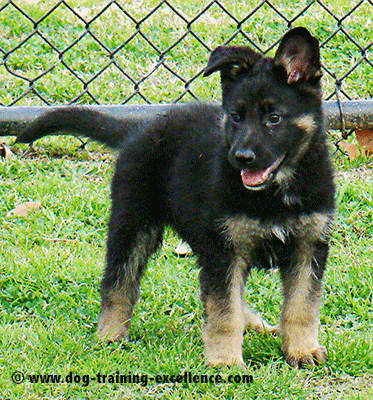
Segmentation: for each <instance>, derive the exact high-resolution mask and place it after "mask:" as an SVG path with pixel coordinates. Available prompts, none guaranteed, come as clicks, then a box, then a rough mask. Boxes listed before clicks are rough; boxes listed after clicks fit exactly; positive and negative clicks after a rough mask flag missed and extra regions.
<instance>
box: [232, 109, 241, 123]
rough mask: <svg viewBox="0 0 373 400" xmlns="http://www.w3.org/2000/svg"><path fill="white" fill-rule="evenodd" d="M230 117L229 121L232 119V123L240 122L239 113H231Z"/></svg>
mask: <svg viewBox="0 0 373 400" xmlns="http://www.w3.org/2000/svg"><path fill="white" fill-rule="evenodd" d="M230 116H231V119H232V121H233V122H236V123H238V122H240V121H241V115H240V114H239V113H237V112H231V113H230Z"/></svg>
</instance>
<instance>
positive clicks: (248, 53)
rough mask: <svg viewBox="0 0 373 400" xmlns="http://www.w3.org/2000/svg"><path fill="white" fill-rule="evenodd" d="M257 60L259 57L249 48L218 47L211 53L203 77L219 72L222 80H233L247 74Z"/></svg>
mask: <svg viewBox="0 0 373 400" xmlns="http://www.w3.org/2000/svg"><path fill="white" fill-rule="evenodd" d="M259 58H261V55H260V54H258V53H256V52H255V51H254V50H252V49H251V48H249V47H239V46H220V47H217V48H216V49H215V50H213V51H212V53H211V55H210V59H209V62H208V64H207V67H206V69H205V72H204V74H203V76H209V75H211V74H212V73H213V72H216V71H220V73H221V78H222V80H224V79H231V80H235V79H236V78H237V77H238V75H240V74H243V73H245V72H248V71H249V70H250V69H251V68H252V66H253V65H254V64H255V63H256V62H257V61H258V60H259Z"/></svg>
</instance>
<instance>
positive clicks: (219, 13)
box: [0, 0, 373, 105]
mask: <svg viewBox="0 0 373 400" xmlns="http://www.w3.org/2000/svg"><path fill="white" fill-rule="evenodd" d="M6 3H7V2H6V1H5V0H0V7H1V6H4V5H5V4H6ZM15 3H16V4H18V6H19V7H20V8H21V9H22V10H23V11H24V13H26V14H27V15H29V17H30V18H31V20H30V19H28V18H27V17H26V16H25V15H23V14H22V13H21V12H20V11H19V10H18V9H17V8H16V7H14V6H13V5H8V6H7V7H5V8H4V9H3V10H2V11H0V49H2V50H1V52H2V54H4V55H5V54H7V56H6V57H5V59H4V61H5V64H4V65H1V64H0V85H1V87H4V90H2V91H1V92H0V104H4V105H10V104H14V103H16V104H17V105H30V104H32V105H34V104H43V103H44V101H47V102H49V103H50V104H66V103H69V102H72V101H78V102H79V103H95V102H99V103H104V104H109V103H113V104H118V103H123V102H125V101H128V99H130V103H144V102H152V103H159V102H172V101H176V100H177V99H179V98H180V97H181V98H182V100H183V101H188V100H190V99H191V98H194V97H197V98H200V99H211V98H214V99H218V98H219V93H218V92H217V91H216V89H215V88H216V85H217V83H218V77H217V76H214V77H212V78H209V79H200V78H198V79H194V77H195V76H196V75H197V74H199V73H201V72H202V71H203V69H204V67H205V65H206V62H207V59H208V56H209V49H212V48H214V47H216V46H218V45H221V44H224V43H226V42H227V41H228V40H230V42H231V44H236V45H247V44H248V41H247V38H249V39H250V40H251V41H252V42H254V43H255V44H256V46H257V47H258V49H260V50H263V51H266V50H267V49H269V48H272V47H273V44H274V43H275V41H276V40H279V39H280V37H281V36H282V35H283V34H284V32H285V31H286V29H287V28H288V22H287V21H286V20H288V21H292V20H293V19H295V21H294V22H293V25H292V26H298V25H304V26H307V27H309V29H310V30H311V31H312V32H313V33H314V34H315V35H316V36H317V37H318V38H319V39H320V41H321V42H322V43H323V48H322V57H323V61H324V65H325V67H326V69H327V71H328V73H325V79H324V85H325V98H330V96H333V93H334V89H335V88H334V83H335V80H334V78H333V77H332V76H331V74H335V75H336V76H337V77H338V78H339V79H341V78H345V79H343V86H342V89H343V90H344V92H345V93H347V94H348V96H350V97H351V98H371V97H372V94H373V84H372V81H371V79H370V76H371V69H372V67H371V64H369V63H368V62H367V61H366V60H364V61H363V62H362V63H361V64H360V65H359V66H358V67H357V68H356V69H354V65H355V64H356V63H357V62H359V60H360V58H361V57H362V50H363V49H365V50H366V51H365V54H366V58H367V60H370V62H372V49H371V47H370V48H368V45H369V44H370V43H372V40H373V31H372V29H371V19H370V18H369V16H370V15H371V14H372V8H373V7H372V5H371V4H370V3H369V2H367V1H365V2H364V3H363V4H362V5H360V6H359V7H358V8H357V9H356V10H355V11H354V12H353V13H352V14H351V15H349V16H347V17H346V18H344V16H346V15H347V13H348V11H349V10H350V9H351V8H352V5H351V2H350V1H346V0H343V1H336V0H333V1H330V2H327V3H325V4H327V7H328V10H329V11H327V10H325V9H324V8H323V7H322V6H321V5H320V4H319V3H318V2H315V3H314V4H313V5H312V6H311V7H309V8H308V9H306V6H307V4H308V3H309V1H308V0H300V1H297V2H295V3H294V2H284V1H283V0H274V1H272V2H271V3H272V4H273V6H274V7H275V8H276V10H277V11H275V10H274V9H273V8H272V7H270V6H269V5H268V4H264V5H263V6H262V7H261V8H260V9H259V10H258V11H257V12H255V13H254V14H252V15H251V16H250V18H248V19H246V17H247V15H248V14H249V13H250V12H251V11H252V10H253V9H254V8H255V7H256V6H257V5H258V2H257V1H245V2H243V1H223V2H221V4H222V5H223V6H224V7H225V9H226V11H223V10H222V8H221V7H220V6H219V5H218V4H216V3H215V4H214V5H212V6H211V7H209V8H208V10H206V11H205V12H204V13H203V14H201V15H200V13H201V12H202V11H203V9H204V8H205V7H207V6H208V4H209V3H210V0H203V1H201V0H191V1H178V2H171V4H172V5H173V7H174V8H175V9H176V10H177V11H178V13H179V15H177V14H176V13H175V12H174V11H173V10H172V9H171V8H170V7H169V6H168V5H167V4H163V5H162V6H161V7H160V8H159V9H157V11H156V12H155V13H153V14H151V15H150V16H149V18H147V19H146V20H144V21H142V19H143V18H144V16H146V15H148V14H150V13H151V12H152V10H153V9H154V8H155V7H156V5H157V4H158V1H156V0H153V1H148V2H143V1H141V2H140V3H139V2H138V1H127V2H120V4H121V5H122V6H123V8H124V10H125V12H126V13H128V14H130V15H131V16H132V19H131V18H130V17H129V16H128V15H127V14H126V13H125V12H123V11H121V10H120V9H119V7H118V6H117V5H116V4H112V5H111V6H110V7H108V8H105V7H106V6H107V5H108V3H109V2H108V1H105V2H98V1H97V0H96V1H93V0H89V1H84V2H80V1H79V2H78V1H76V0H71V1H69V2H68V3H69V4H70V5H71V7H74V9H75V10H76V12H77V13H78V14H79V17H78V16H77V15H75V14H74V13H73V12H72V11H71V10H70V9H69V8H68V7H67V6H65V5H63V4H62V5H60V6H59V7H58V8H57V9H56V10H54V11H53V12H52V13H51V14H50V15H48V16H47V17H45V18H43V17H44V15H45V14H46V12H47V11H49V10H51V9H52V7H53V6H54V5H56V3H57V1H50V0H43V1H38V2H37V4H38V6H37V7H36V6H35V1H33V0H26V1H22V2H15ZM104 8H105V11H104V12H103V13H102V14H101V15H100V16H99V17H98V18H96V19H93V18H94V17H95V16H96V15H97V14H98V13H99V12H100V11H101V10H103V9H104ZM305 9H306V10H305ZM303 10H305V11H304V12H303ZM279 13H281V14H282V15H283V17H284V18H285V19H284V18H283V17H281V16H280V15H279ZM299 14H300V15H299ZM333 15H334V16H335V17H334V16H333ZM197 17H198V18H197ZM338 20H342V22H341V28H343V30H344V32H346V33H347V35H348V36H347V35H345V34H344V33H343V31H339V32H338V33H337V34H336V35H335V36H333V35H332V34H333V32H335V30H336V29H337V28H338ZM34 21H38V24H37V33H35V32H34ZM237 21H238V22H237ZM86 22H90V23H89V32H90V33H89V34H87V33H86V28H85V23H86ZM137 22H139V26H138V28H139V29H138V30H137V26H136V23H137ZM238 23H240V32H239V33H238V34H236V31H237V27H238ZM188 32H189V33H188ZM33 33H34V34H33ZM186 33H188V34H187V35H186V36H185V37H184V35H185V34H186ZM196 35H197V36H198V39H197V38H196ZM29 36H31V37H30V38H29V39H28V40H27V41H26V43H24V44H23V45H22V46H21V47H19V48H17V46H18V45H19V44H20V43H21V42H22V41H23V40H25V39H26V38H28V37H29ZM132 36H133V38H132V40H130V41H129V42H127V41H128V39H129V38H131V37H132ZM331 36H333V37H331ZM46 39H47V40H48V42H49V43H48V42H47V41H46ZM78 39H80V40H79V42H78V43H75V44H74V46H73V47H71V46H72V44H73V43H74V42H75V41H76V40H78ZM180 39H181V41H180V43H179V40H180ZM201 41H202V42H203V43H204V44H202V43H201ZM324 42H326V43H324ZM123 43H125V45H124V46H122V45H123ZM8 52H9V54H8ZM273 52H274V51H273V49H272V50H271V51H270V54H271V55H273ZM59 53H60V54H59ZM111 53H112V54H111ZM59 57H60V58H59ZM161 59H162V60H163V62H164V63H163V64H162V65H161V66H159V68H157V69H156V70H155V71H153V70H154V68H155V67H156V66H157V65H158V63H159V61H160V60H161ZM54 65H55V67H53V66H54ZM351 70H352V71H351ZM10 71H11V72H12V73H13V74H15V75H16V76H14V75H12V73H10ZM123 71H125V72H126V73H127V74H128V75H129V76H125V75H124V74H123ZM171 71H173V72H174V73H176V74H178V75H179V77H178V76H176V75H174V74H173V72H171ZM350 72H351V73H350ZM346 74H347V77H345V75H346ZM148 75H149V76H148ZM145 77H147V79H145V80H144V81H143V78H145ZM29 80H32V81H33V84H32V87H31V90H30V85H29ZM164 82H167V85H165V84H164ZM85 84H86V87H85ZM171 88H172V89H171ZM40 96H41V97H42V98H43V99H44V100H42V99H41V98H40ZM80 96H81V97H80ZM132 96H133V97H132ZM343 97H344V96H343V95H342V98H343Z"/></svg>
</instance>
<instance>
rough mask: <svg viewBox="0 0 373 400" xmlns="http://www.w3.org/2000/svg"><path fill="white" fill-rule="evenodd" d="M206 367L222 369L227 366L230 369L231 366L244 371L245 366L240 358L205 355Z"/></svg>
mask: <svg viewBox="0 0 373 400" xmlns="http://www.w3.org/2000/svg"><path fill="white" fill-rule="evenodd" d="M206 362H207V365H208V366H210V367H222V366H224V365H225V366H227V367H231V366H233V365H236V366H239V367H241V368H243V369H246V365H245V363H244V361H243V358H242V356H239V357H232V356H230V355H218V354H214V355H213V356H208V355H206Z"/></svg>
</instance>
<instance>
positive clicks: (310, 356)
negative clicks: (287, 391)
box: [285, 346, 328, 368]
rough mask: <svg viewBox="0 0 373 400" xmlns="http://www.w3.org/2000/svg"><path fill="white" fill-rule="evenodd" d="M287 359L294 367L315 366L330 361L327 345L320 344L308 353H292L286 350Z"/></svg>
mask: <svg viewBox="0 0 373 400" xmlns="http://www.w3.org/2000/svg"><path fill="white" fill-rule="evenodd" d="M285 359H286V361H287V363H288V364H289V365H291V366H292V367H293V368H302V367H313V366H315V365H319V364H322V363H324V362H326V361H328V352H327V350H326V348H325V346H319V347H317V348H316V349H314V350H312V351H310V352H307V353H306V352H302V353H300V352H297V354H292V353H291V352H287V351H285Z"/></svg>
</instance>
